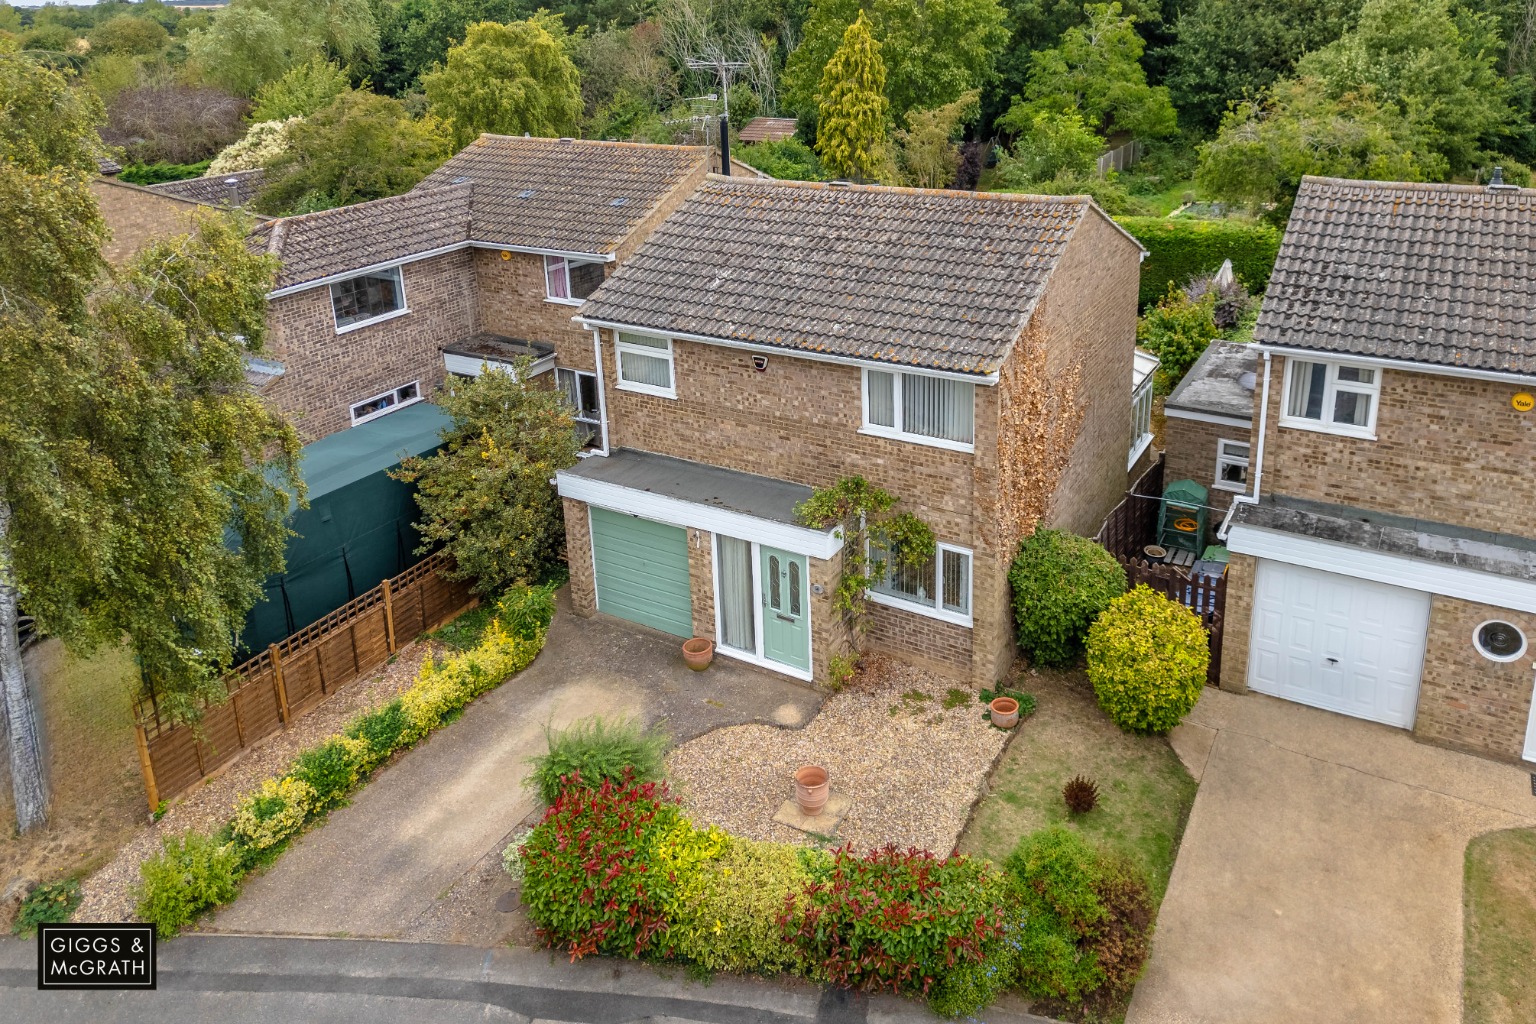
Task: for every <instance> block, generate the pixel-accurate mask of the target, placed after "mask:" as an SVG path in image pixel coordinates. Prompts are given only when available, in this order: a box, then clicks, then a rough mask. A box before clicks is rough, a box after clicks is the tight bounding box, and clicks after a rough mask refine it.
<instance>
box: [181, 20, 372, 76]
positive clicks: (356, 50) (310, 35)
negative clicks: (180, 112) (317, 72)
mask: <svg viewBox="0 0 1536 1024" xmlns="http://www.w3.org/2000/svg"><path fill="white" fill-rule="evenodd" d="M188 47H189V49H190V51H191V54H192V58H193V60H194V61H195V63H196V64H197V65H198V67H199V68H200V69H201V70H202V73H203V74H204V75H205V76H207V77H208V78H209V79H210V80H211V81H213V82H216V83H218V84H219V85H221V86H223V87H224V88H226V89H228V90H230V91H231V92H235V93H238V94H240V95H241V96H254V95H255V94H256V90H257V89H259V88H261V86H263V85H264V84H266V83H267V82H270V81H273V80H275V79H277V78H279V77H281V75H282V74H283V72H284V71H287V70H288V69H289V68H291V67H293V66H294V65H295V64H300V63H303V62H304V61H307V60H309V59H310V57H312V56H313V55H314V53H315V51H317V50H321V49H323V50H324V52H325V53H326V55H328V56H330V57H334V58H335V59H336V60H337V61H339V62H340V63H342V64H343V65H350V66H353V67H357V68H366V67H369V66H371V65H372V64H373V62H374V61H376V60H377V59H378V56H379V27H378V23H377V22H375V21H374V18H373V9H372V7H370V6H369V3H368V0H318V2H317V0H232V2H231V3H230V5H229V6H228V7H227V8H225V9H224V10H222V11H220V12H219V14H218V16H217V17H216V18H214V19H213V22H212V24H211V25H210V26H209V27H208V28H206V29H201V30H198V31H197V32H195V33H193V36H192V38H191V39H190V40H189V42H188Z"/></svg>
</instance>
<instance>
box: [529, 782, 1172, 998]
mask: <svg viewBox="0 0 1536 1024" xmlns="http://www.w3.org/2000/svg"><path fill="white" fill-rule="evenodd" d="M506 863H507V866H508V870H509V871H511V872H513V873H514V874H517V875H520V877H521V879H522V885H523V889H522V896H523V902H524V903H525V904H526V905H527V907H528V914H529V917H530V918H531V919H532V921H533V922H534V924H535V925H537V926H538V928H539V931H540V935H541V936H542V937H543V939H544V940H545V941H546V942H548V943H549V944H550V945H552V946H557V947H561V948H564V949H566V950H567V951H569V953H570V954H571V957H572V959H575V958H578V957H581V956H585V955H589V954H606V955H609V956H620V957H629V958H645V959H652V960H674V961H682V962H685V963H690V964H693V965H695V966H696V967H698V968H701V969H703V970H706V971H709V970H721V969H725V970H736V971H754V972H758V973H761V974H777V973H791V974H798V975H801V976H804V977H807V978H810V979H811V980H813V981H817V982H820V983H823V984H831V985H837V986H841V987H846V988H857V989H865V990H876V991H887V992H894V993H898V994H904V995H914V996H921V997H924V998H926V999H927V1000H928V1001H929V1004H930V1005H931V1006H932V1007H933V1009H934V1010H935V1011H937V1012H939V1013H941V1014H944V1015H946V1016H965V1015H968V1014H972V1013H975V1012H976V1011H977V1010H979V1009H981V1008H982V1007H983V1006H986V1005H987V1004H988V1003H990V1002H992V1000H993V999H995V998H996V997H997V996H998V995H999V994H1001V993H1002V992H1003V991H1004V990H1006V989H1009V988H1014V987H1018V988H1021V989H1023V990H1024V991H1025V992H1027V993H1029V994H1031V995H1033V996H1037V997H1052V998H1056V999H1068V1000H1080V999H1083V998H1085V997H1087V996H1089V995H1090V994H1100V995H1108V994H1118V993H1123V992H1127V991H1129V989H1130V986H1131V985H1132V984H1133V983H1134V982H1135V979H1136V977H1137V976H1138V975H1139V974H1140V972H1141V965H1142V962H1143V961H1144V960H1145V957H1146V949H1147V940H1148V936H1149V933H1150V929H1151V923H1152V905H1151V900H1150V897H1149V895H1148V889H1147V884H1146V880H1145V877H1144V876H1142V875H1141V873H1140V872H1139V871H1138V870H1137V869H1135V868H1134V867H1131V866H1130V865H1129V864H1127V863H1126V862H1124V861H1122V860H1120V859H1117V858H1114V857H1111V856H1109V855H1106V854H1105V853H1103V852H1102V851H1100V850H1098V849H1097V848H1096V847H1093V846H1092V845H1090V844H1089V843H1088V842H1087V841H1086V840H1084V839H1083V838H1082V837H1081V836H1080V835H1079V834H1078V833H1076V832H1074V831H1072V830H1069V829H1066V828H1063V827H1060V826H1058V827H1055V828H1052V829H1046V830H1044V831H1043V832H1040V833H1036V834H1035V835H1033V836H1030V837H1028V838H1026V839H1025V840H1024V842H1022V843H1021V844H1020V846H1019V849H1018V850H1017V851H1016V852H1015V854H1014V856H1013V857H1010V858H1009V860H1008V863H1007V864H1006V865H1005V866H1004V867H1003V868H1002V869H999V868H998V867H996V866H994V865H993V864H991V863H990V862H988V861H985V860H973V859H971V858H968V857H963V856H958V855H956V856H950V857H946V858H939V857H936V856H934V855H933V854H931V853H928V852H927V851H924V850H911V849H909V850H900V849H897V848H896V847H894V846H887V847H885V848H883V849H879V850H871V851H869V852H866V853H855V852H854V851H853V850H852V849H851V848H849V847H844V848H842V849H839V850H835V851H832V852H831V853H828V852H827V851H825V850H819V849H810V848H806V847H798V846H790V845H787V844H782V843H765V842H758V841H755V840H751V839H744V838H740V837H737V836H730V835H727V834H725V833H723V832H721V831H719V830H718V829H715V828H702V829H701V828H698V827H696V826H694V825H693V824H692V823H691V822H690V821H689V820H688V819H687V817H686V816H685V815H684V814H683V812H682V809H681V808H680V807H679V806H678V803H677V801H676V800H675V799H674V798H673V797H671V796H670V795H669V794H668V793H667V789H666V785H665V784H664V783H655V782H644V783H642V782H639V781H638V780H635V779H633V778H632V777H631V778H628V779H626V780H624V781H621V782H617V783H616V782H614V781H613V780H612V779H605V780H603V782H602V784H601V785H600V786H598V787H597V788H595V789H594V788H592V787H590V786H585V785H583V784H582V783H581V780H580V778H579V777H578V778H573V779H570V780H569V785H567V787H566V788H565V789H564V790H563V791H562V792H561V794H560V796H559V797H558V798H557V799H556V801H555V803H554V804H553V805H551V806H550V808H549V810H548V811H547V812H546V813H545V816H544V818H543V820H542V821H541V822H540V823H539V825H538V826H537V827H535V828H534V829H533V831H532V832H531V833H530V834H529V835H528V837H527V838H526V840H525V841H524V842H523V843H522V844H521V845H520V846H518V847H515V848H513V849H509V850H508V852H507V856H506Z"/></svg>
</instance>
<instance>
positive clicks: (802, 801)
mask: <svg viewBox="0 0 1536 1024" xmlns="http://www.w3.org/2000/svg"><path fill="white" fill-rule="evenodd" d="M794 779H795V803H797V804H799V805H800V813H801V814H803V815H805V816H806V817H807V818H814V817H816V815H818V814H820V813H821V809H822V808H823V807H825V806H827V798H828V797H829V796H831V795H832V783H831V777H830V776H829V775H828V774H827V770H826V769H825V768H823V767H822V766H821V765H819V764H808V765H806V766H805V767H804V768H801V769H800V770H799V771H797V772H795V775H794Z"/></svg>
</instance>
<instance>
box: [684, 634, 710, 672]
mask: <svg viewBox="0 0 1536 1024" xmlns="http://www.w3.org/2000/svg"><path fill="white" fill-rule="evenodd" d="M683 660H684V661H686V662H687V663H688V667H689V668H691V669H693V670H694V671H695V672H703V671H704V670H705V669H706V668H709V663H710V662H711V661H714V660H715V642H714V641H713V640H706V639H704V638H703V637H702V636H696V637H694V638H693V639H692V640H684V641H683Z"/></svg>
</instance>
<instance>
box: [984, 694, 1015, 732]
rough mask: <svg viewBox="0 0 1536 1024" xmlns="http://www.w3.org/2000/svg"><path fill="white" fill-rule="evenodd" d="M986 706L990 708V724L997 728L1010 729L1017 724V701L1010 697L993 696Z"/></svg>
mask: <svg viewBox="0 0 1536 1024" xmlns="http://www.w3.org/2000/svg"><path fill="white" fill-rule="evenodd" d="M988 707H990V708H991V709H992V724H993V725H995V726H997V727H998V728H999V729H1012V728H1013V727H1014V726H1016V725H1018V724H1019V702H1018V701H1016V700H1014V699H1013V698H1012V697H993V698H992V703H991V704H989V705H988Z"/></svg>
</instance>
